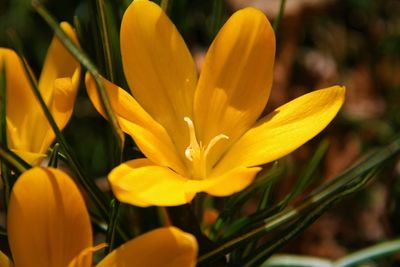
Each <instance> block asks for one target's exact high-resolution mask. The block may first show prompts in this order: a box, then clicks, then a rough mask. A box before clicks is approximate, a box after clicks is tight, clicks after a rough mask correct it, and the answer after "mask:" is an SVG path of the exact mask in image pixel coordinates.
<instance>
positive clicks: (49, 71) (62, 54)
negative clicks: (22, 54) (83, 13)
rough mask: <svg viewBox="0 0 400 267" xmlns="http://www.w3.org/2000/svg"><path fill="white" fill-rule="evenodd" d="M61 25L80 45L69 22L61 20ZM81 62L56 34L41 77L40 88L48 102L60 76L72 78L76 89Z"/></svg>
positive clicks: (72, 85)
mask: <svg viewBox="0 0 400 267" xmlns="http://www.w3.org/2000/svg"><path fill="white" fill-rule="evenodd" d="M60 27H61V28H62V29H63V30H64V31H65V33H66V34H67V35H68V36H69V37H70V38H71V39H72V40H73V41H74V43H75V44H77V45H79V43H78V39H77V37H76V34H75V32H74V29H73V28H72V27H71V25H69V24H68V23H67V22H61V23H60ZM80 70H81V67H80V64H79V62H78V61H77V60H76V59H75V58H74V57H73V56H72V55H71V53H70V52H69V51H68V50H67V49H66V48H65V47H64V45H63V44H62V43H61V42H60V40H59V39H58V37H56V36H54V37H53V40H52V41H51V43H50V46H49V48H48V50H47V55H46V59H45V61H44V64H43V68H42V73H41V75H40V78H39V89H40V93H41V94H42V97H43V99H44V100H45V101H46V103H50V101H51V98H52V95H53V87H54V81H56V80H57V79H59V78H67V77H68V78H70V79H71V80H72V83H71V85H70V86H71V87H73V88H75V91H76V89H77V88H78V85H79V74H80Z"/></svg>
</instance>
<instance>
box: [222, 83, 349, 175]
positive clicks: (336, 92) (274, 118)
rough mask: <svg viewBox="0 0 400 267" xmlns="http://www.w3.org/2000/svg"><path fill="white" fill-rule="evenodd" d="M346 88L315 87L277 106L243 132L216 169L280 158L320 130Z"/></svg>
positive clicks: (327, 120) (336, 107)
mask: <svg viewBox="0 0 400 267" xmlns="http://www.w3.org/2000/svg"><path fill="white" fill-rule="evenodd" d="M344 93H345V89H344V88H343V87H340V86H334V87H330V88H326V89H321V90H317V91H314V92H311V93H308V94H305V95H303V96H301V97H298V98H296V99H294V100H292V101H291V102H289V103H287V104H285V105H283V106H281V107H279V108H278V109H276V110H275V111H273V112H272V113H270V114H269V115H267V116H266V117H264V118H263V119H261V120H260V121H259V122H257V123H256V125H255V126H254V127H253V128H252V129H250V130H249V131H248V132H246V134H244V135H243V136H242V137H241V138H240V139H239V140H238V142H237V143H235V144H234V145H233V147H231V149H230V150H229V151H228V152H227V154H226V155H225V156H224V157H223V159H222V160H221V162H220V163H219V164H218V165H217V167H216V170H215V172H216V173H218V172H222V173H223V172H226V171H227V170H229V169H231V168H232V166H236V165H242V166H256V165H261V164H265V163H268V162H271V161H273V160H276V159H278V158H280V157H283V156H285V155H287V154H289V153H290V152H292V151H293V150H295V149H296V148H298V147H299V146H301V145H302V144H304V143H305V142H307V141H308V140H310V139H311V138H313V137H314V136H315V135H317V134H318V133H319V132H320V131H322V130H323V129H324V128H325V127H326V126H327V125H328V124H329V122H330V121H331V120H332V119H333V118H334V117H335V116H336V114H337V112H338V111H339V109H340V107H341V106H342V104H343V101H344Z"/></svg>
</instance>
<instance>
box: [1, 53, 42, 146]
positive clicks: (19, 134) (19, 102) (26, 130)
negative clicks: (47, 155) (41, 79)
mask: <svg viewBox="0 0 400 267" xmlns="http://www.w3.org/2000/svg"><path fill="white" fill-rule="evenodd" d="M3 63H4V64H5V70H6V83H7V86H6V90H7V95H6V97H7V103H6V105H7V111H6V112H7V139H8V146H9V148H11V149H15V150H22V151H30V152H39V151H38V150H36V149H37V147H39V145H41V144H36V143H34V142H33V140H32V137H33V135H34V134H33V133H32V129H34V128H33V127H32V125H33V124H32V122H33V120H32V117H31V116H36V114H38V113H39V112H41V111H40V107H39V104H38V102H37V100H36V98H35V96H34V94H33V92H32V89H31V86H30V83H29V80H28V77H27V76H26V74H25V71H24V68H23V65H22V61H21V59H20V58H19V57H18V55H17V54H16V53H15V52H14V51H13V50H11V49H7V48H0V69H2V66H3ZM22 107H23V108H22Z"/></svg>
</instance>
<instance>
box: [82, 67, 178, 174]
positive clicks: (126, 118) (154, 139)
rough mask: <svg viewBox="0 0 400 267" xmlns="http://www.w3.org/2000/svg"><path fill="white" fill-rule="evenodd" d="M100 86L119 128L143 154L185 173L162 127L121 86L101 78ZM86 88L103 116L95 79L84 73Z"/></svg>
mask: <svg viewBox="0 0 400 267" xmlns="http://www.w3.org/2000/svg"><path fill="white" fill-rule="evenodd" d="M103 85H104V87H105V89H106V90H107V93H108V97H109V99H110V102H111V106H112V108H113V111H114V112H115V115H116V116H117V119H118V122H119V124H120V127H121V128H122V130H123V131H124V132H126V133H127V134H129V135H130V136H132V138H133V139H134V140H135V142H136V144H137V145H138V147H139V148H140V150H141V151H142V152H143V153H144V154H145V155H146V157H148V158H149V159H150V160H151V161H153V162H155V163H157V164H159V165H161V166H168V167H170V168H172V169H173V170H175V171H176V172H179V173H184V166H183V163H182V160H181V159H180V158H179V156H178V154H177V152H176V148H175V146H174V145H173V143H172V141H171V139H170V137H169V135H168V134H167V132H166V131H165V129H164V128H163V127H162V126H161V125H160V124H159V123H158V122H156V121H155V120H154V119H153V118H152V117H151V116H150V115H149V114H148V113H147V112H146V111H145V110H144V109H143V108H142V107H141V106H140V105H139V104H138V103H137V102H136V100H135V99H134V98H133V97H132V96H131V95H130V94H128V93H127V92H126V91H124V90H123V89H122V88H120V87H118V86H116V85H115V84H113V83H111V82H109V81H107V80H106V79H103ZM86 89H87V92H88V95H89V97H90V100H91V101H92V103H93V104H94V106H95V108H96V109H97V110H98V111H99V112H100V113H101V114H102V115H103V116H104V117H106V115H105V112H104V110H103V108H102V104H101V102H100V99H99V97H98V95H97V90H96V85H95V82H94V80H93V78H92V77H91V76H90V75H89V74H86Z"/></svg>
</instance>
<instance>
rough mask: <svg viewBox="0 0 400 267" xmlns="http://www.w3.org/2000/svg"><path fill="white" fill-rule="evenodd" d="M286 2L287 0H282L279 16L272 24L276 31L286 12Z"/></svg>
mask: <svg viewBox="0 0 400 267" xmlns="http://www.w3.org/2000/svg"><path fill="white" fill-rule="evenodd" d="M285 4H286V0H281V5H280V6H279V13H278V16H277V17H276V18H275V20H274V24H273V26H272V27H273V28H274V31H275V33H276V32H277V31H278V28H279V24H280V23H281V20H282V17H283V13H284V12H285Z"/></svg>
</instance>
